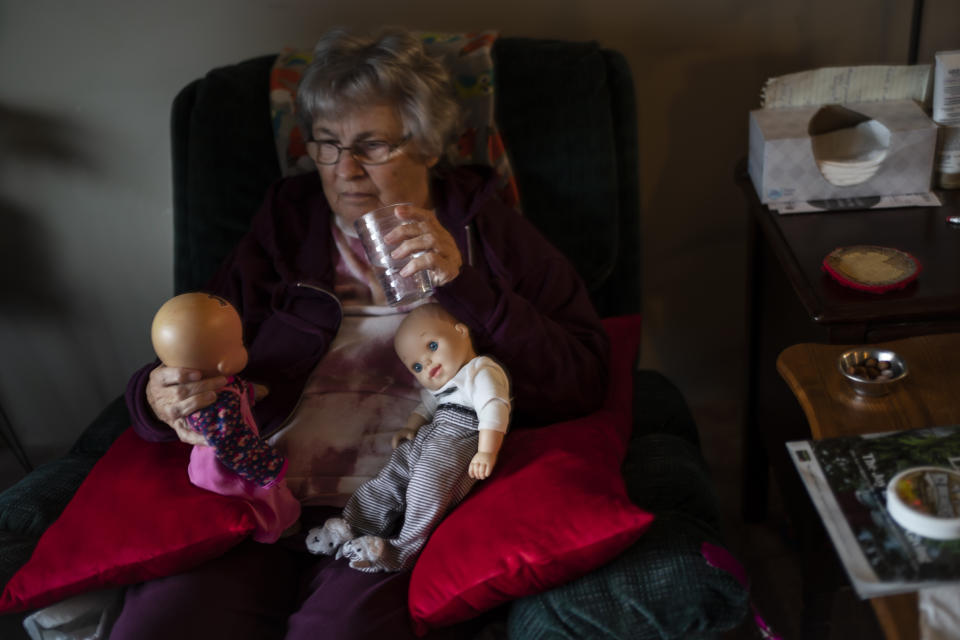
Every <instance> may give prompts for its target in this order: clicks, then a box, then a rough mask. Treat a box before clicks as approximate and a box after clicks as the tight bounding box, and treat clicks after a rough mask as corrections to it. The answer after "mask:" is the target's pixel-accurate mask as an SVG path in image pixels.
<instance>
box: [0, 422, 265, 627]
mask: <svg viewBox="0 0 960 640" xmlns="http://www.w3.org/2000/svg"><path fill="white" fill-rule="evenodd" d="M189 457H190V447H189V446H187V445H185V444H182V443H180V442H167V443H153V442H144V441H143V440H141V439H140V437H139V436H138V435H136V433H134V431H133V430H132V429H128V430H127V431H125V432H124V433H123V434H122V435H121V436H120V437H119V438H118V439H117V441H116V442H115V443H114V444H113V446H112V447H110V449H109V450H108V451H107V453H106V454H104V456H103V458H101V459H100V460H99V461H98V462H97V464H96V465H95V466H94V467H93V469H92V470H91V471H90V474H89V475H88V476H87V478H86V479H85V480H84V481H83V484H82V485H80V488H79V489H78V490H77V493H76V495H75V496H74V497H73V499H72V500H71V501H70V503H69V504H68V505H67V508H66V509H64V511H63V514H61V516H60V517H59V518H58V519H57V520H56V521H55V522H54V523H53V524H52V525H51V526H50V528H49V529H47V531H46V532H45V533H44V534H43V536H42V537H41V538H40V542H39V544H38V545H37V548H36V549H35V550H34V552H33V555H32V556H31V558H30V560H28V561H27V564H25V565H24V566H23V567H21V569H20V570H19V571H18V572H17V573H16V574H14V576H13V577H12V578H11V579H10V582H9V583H7V586H6V588H5V589H4V591H3V594H2V595H0V611H23V610H29V609H37V608H40V607H45V606H47V605H49V604H52V603H54V602H58V601H60V600H62V599H63V598H66V597H68V596H72V595H75V594H77V593H81V592H84V591H90V590H93V589H98V588H102V587H107V586H116V585H126V584H133V583H135V582H141V581H143V580H149V579H150V578H155V577H158V576H167V575H171V574H173V573H178V572H180V571H184V570H186V569H188V568H190V567H193V566H196V565H197V564H200V563H201V562H202V561H204V560H207V559H209V558H213V557H215V556H218V555H220V554H221V553H223V552H224V551H226V550H227V549H229V548H230V547H232V546H233V545H235V544H236V543H237V542H239V541H240V540H241V539H242V538H244V537H245V536H247V535H248V534H249V533H250V532H251V531H252V530H253V527H254V520H253V517H252V515H251V513H250V510H249V509H250V507H249V506H248V505H247V503H246V502H245V501H243V500H240V499H237V498H224V497H223V496H220V495H217V494H215V493H211V492H210V491H205V490H203V489H199V488H197V487H195V486H193V485H192V484H190V480H189V478H188V477H187V463H188V461H189Z"/></svg>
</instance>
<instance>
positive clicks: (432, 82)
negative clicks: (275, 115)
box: [296, 28, 460, 157]
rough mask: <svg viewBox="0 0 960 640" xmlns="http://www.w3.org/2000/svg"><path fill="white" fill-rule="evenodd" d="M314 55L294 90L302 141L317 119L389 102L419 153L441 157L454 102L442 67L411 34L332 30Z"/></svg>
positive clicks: (453, 119) (452, 124) (454, 114)
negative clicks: (361, 34)
mask: <svg viewBox="0 0 960 640" xmlns="http://www.w3.org/2000/svg"><path fill="white" fill-rule="evenodd" d="M313 55H314V58H313V62H312V63H310V65H309V66H307V68H306V70H304V72H303V75H302V76H301V78H300V86H299V87H298V88H297V106H296V109H297V121H298V123H299V124H300V127H301V129H302V130H303V133H304V136H306V139H307V140H310V139H312V138H313V122H314V120H316V119H320V120H329V121H336V120H338V119H339V118H341V117H343V115H344V114H347V113H349V112H350V111H351V110H353V109H356V108H359V107H363V106H367V105H371V104H388V105H392V106H394V107H395V108H396V109H397V112H398V113H399V114H400V119H401V121H402V122H403V126H404V133H405V134H406V135H409V136H411V139H412V140H413V141H414V142H415V143H416V145H417V147H418V148H419V150H420V152H421V153H422V154H423V155H425V156H427V157H430V156H442V155H443V152H444V149H445V148H446V144H447V142H448V138H449V137H450V136H451V134H452V133H453V130H454V127H456V125H457V124H458V122H459V117H460V113H459V106H458V104H457V102H456V99H455V97H454V92H453V85H452V83H451V81H450V75H449V74H448V73H447V70H446V68H445V67H444V66H443V64H442V63H441V62H440V61H438V60H436V59H434V58H431V57H430V56H428V55H427V54H426V52H425V51H424V49H423V45H422V44H421V42H420V40H419V39H417V38H416V37H414V36H413V35H412V34H410V32H408V31H406V30H404V29H398V28H390V29H385V30H384V31H382V32H381V33H380V34H379V35H377V36H376V37H374V38H369V37H363V36H358V35H354V34H352V33H350V32H348V31H346V30H344V29H334V30H332V31H329V32H328V33H326V34H325V35H324V36H323V37H322V38H321V39H320V41H319V42H318V43H317V46H316V48H315V49H314V51H313Z"/></svg>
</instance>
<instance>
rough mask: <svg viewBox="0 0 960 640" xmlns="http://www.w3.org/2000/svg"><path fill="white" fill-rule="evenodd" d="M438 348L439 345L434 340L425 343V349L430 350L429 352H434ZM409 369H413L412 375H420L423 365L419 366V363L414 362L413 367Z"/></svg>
mask: <svg viewBox="0 0 960 640" xmlns="http://www.w3.org/2000/svg"><path fill="white" fill-rule="evenodd" d="M439 348H440V345H439V344H438V343H437V341H436V340H431V341H430V342H428V343H427V349H430V351H436V350H437V349H439ZM410 368H411V369H413V371H414V373H420V372H421V371H423V365H422V364H420V363H419V362H414V363H413V366H412V367H410Z"/></svg>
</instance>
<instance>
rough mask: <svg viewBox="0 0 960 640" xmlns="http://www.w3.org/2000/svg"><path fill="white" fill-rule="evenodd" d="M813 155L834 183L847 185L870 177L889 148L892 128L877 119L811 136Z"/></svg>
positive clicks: (825, 175)
mask: <svg viewBox="0 0 960 640" xmlns="http://www.w3.org/2000/svg"><path fill="white" fill-rule="evenodd" d="M810 144H811V145H812V147H813V157H814V158H815V159H816V161H817V166H818V167H819V168H820V173H822V174H823V177H824V178H826V179H827V181H828V182H830V183H831V184H835V185H838V186H847V185H852V184H860V183H861V182H866V181H867V180H869V179H870V178H871V177H872V176H873V175H874V174H875V173H876V172H877V170H878V169H879V168H880V165H881V164H882V163H883V160H884V158H886V157H887V150H888V149H889V148H890V130H889V129H887V128H886V127H885V126H884V125H883V124H881V123H880V122H878V121H876V120H866V121H864V122H861V123H860V124H858V125H856V126H853V127H846V128H844V129H837V130H835V131H831V132H830V133H823V134H820V135H816V136H812V137H811V138H810Z"/></svg>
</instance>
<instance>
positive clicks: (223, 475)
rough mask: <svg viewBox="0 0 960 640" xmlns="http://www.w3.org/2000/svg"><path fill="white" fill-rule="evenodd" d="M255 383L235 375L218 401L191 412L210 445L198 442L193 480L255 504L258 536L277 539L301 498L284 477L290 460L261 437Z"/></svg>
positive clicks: (193, 457)
mask: <svg viewBox="0 0 960 640" xmlns="http://www.w3.org/2000/svg"><path fill="white" fill-rule="evenodd" d="M252 403H253V385H251V384H249V383H247V382H246V381H244V380H242V379H240V378H238V377H235V376H231V377H229V378H227V384H226V385H224V386H223V387H221V388H220V389H218V390H217V401H216V402H215V403H213V404H212V405H210V406H209V407H206V408H204V409H201V410H199V411H196V412H194V413H192V414H191V415H190V416H188V417H187V423H188V424H189V425H190V428H192V429H193V430H195V431H197V432H198V433H200V434H202V435H203V436H204V437H205V438H206V439H207V442H208V443H209V445H210V446H203V445H200V446H195V447H194V448H193V451H192V452H191V454H190V465H189V466H188V468H187V473H188V475H189V476H190V481H191V482H192V483H193V484H194V485H196V486H198V487H200V488H202V489H207V490H209V491H213V492H215V493H219V494H220V495H225V496H235V497H239V498H244V499H245V500H247V501H248V502H249V503H250V504H251V506H252V507H253V514H254V519H255V520H256V529H255V530H254V532H253V539H254V540H257V541H258V542H275V541H276V540H277V539H278V538H279V537H280V534H281V533H283V531H284V530H285V529H287V528H288V527H290V526H292V525H293V524H294V523H295V522H296V521H297V519H298V518H299V517H300V502H299V501H298V500H297V499H296V498H294V497H293V494H292V493H291V492H290V489H289V488H288V487H287V484H286V482H284V481H283V478H284V475H285V474H286V470H287V461H286V459H284V457H283V456H282V455H280V453H279V452H278V451H277V450H276V449H274V448H273V447H272V446H270V445H269V444H267V443H266V442H264V441H263V440H262V439H261V438H260V432H259V430H258V429H257V424H256V421H255V420H254V419H253V414H252V413H251V411H250V406H251V404H252Z"/></svg>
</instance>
